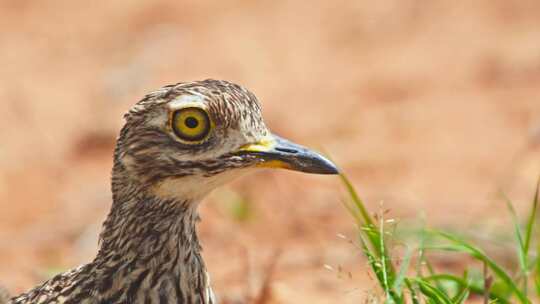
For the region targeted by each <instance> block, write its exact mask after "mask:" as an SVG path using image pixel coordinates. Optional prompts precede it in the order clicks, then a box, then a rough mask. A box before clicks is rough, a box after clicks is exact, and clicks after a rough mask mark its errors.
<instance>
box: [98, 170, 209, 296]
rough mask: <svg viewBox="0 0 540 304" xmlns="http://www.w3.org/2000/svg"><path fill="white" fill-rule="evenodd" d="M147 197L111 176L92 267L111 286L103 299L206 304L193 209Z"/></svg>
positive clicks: (189, 205)
mask: <svg viewBox="0 0 540 304" xmlns="http://www.w3.org/2000/svg"><path fill="white" fill-rule="evenodd" d="M115 170H118V168H115ZM145 191H146V190H145V189H144V187H140V186H138V185H137V184H136V183H135V182H133V181H130V180H129V179H128V177H127V175H126V174H123V172H117V171H114V170H113V205H112V208H111V211H110V213H109V215H108V217H107V219H106V220H105V222H104V224H103V230H102V232H101V235H100V247H99V251H98V254H97V257H96V259H95V260H94V263H93V264H94V266H95V267H97V268H100V267H101V269H98V270H96V271H95V273H99V275H98V276H102V277H101V278H99V280H100V281H104V282H111V283H110V284H109V286H110V288H111V290H110V292H105V293H101V294H102V295H105V294H111V295H114V294H118V292H129V291H131V292H133V293H134V295H129V294H128V295H127V296H128V297H129V298H130V299H134V298H140V299H141V300H143V299H144V300H145V301H141V303H146V301H147V299H152V298H154V299H155V298H156V297H157V298H159V299H160V300H162V297H163V296H164V295H166V296H167V298H168V299H169V301H166V302H170V303H210V302H211V300H210V299H211V296H210V295H211V290H210V287H209V282H208V278H207V273H206V267H205V264H204V262H203V259H202V257H201V246H200V244H199V240H198V237H197V231H196V223H197V222H198V221H199V216H198V212H197V203H196V202H191V201H188V200H182V199H167V200H165V199H160V198H158V197H156V196H154V195H151V194H149V193H147V192H145ZM133 286H136V287H133ZM164 289H166V292H164ZM136 302H137V301H136Z"/></svg>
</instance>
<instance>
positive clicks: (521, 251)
mask: <svg viewBox="0 0 540 304" xmlns="http://www.w3.org/2000/svg"><path fill="white" fill-rule="evenodd" d="M502 196H503V199H504V201H505V203H506V207H507V208H508V211H510V214H511V215H512V223H513V225H514V234H515V235H516V239H517V241H518V245H519V247H518V250H517V252H518V257H519V266H520V268H521V271H522V272H523V273H525V272H526V271H527V251H526V249H525V242H524V241H523V236H522V234H521V227H520V224H519V219H518V217H517V214H516V210H515V209H514V205H513V204H512V201H510V199H509V198H508V197H507V196H506V195H505V194H504V193H503V194H502Z"/></svg>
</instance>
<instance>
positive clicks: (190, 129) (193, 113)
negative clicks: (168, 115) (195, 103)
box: [171, 108, 211, 142]
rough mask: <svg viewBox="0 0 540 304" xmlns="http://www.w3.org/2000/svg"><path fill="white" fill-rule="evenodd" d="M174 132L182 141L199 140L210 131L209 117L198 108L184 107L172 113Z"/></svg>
mask: <svg viewBox="0 0 540 304" xmlns="http://www.w3.org/2000/svg"><path fill="white" fill-rule="evenodd" d="M171 125H172V129H173V131H174V134H176V136H178V138H180V139H182V140H184V141H190V142H199V141H201V140H204V139H205V138H206V137H207V136H208V134H209V133H210V127H211V126H210V118H209V117H208V114H207V113H206V112H205V111H204V110H203V109H200V108H184V109H180V110H178V111H176V112H174V113H173V116H172V121H171Z"/></svg>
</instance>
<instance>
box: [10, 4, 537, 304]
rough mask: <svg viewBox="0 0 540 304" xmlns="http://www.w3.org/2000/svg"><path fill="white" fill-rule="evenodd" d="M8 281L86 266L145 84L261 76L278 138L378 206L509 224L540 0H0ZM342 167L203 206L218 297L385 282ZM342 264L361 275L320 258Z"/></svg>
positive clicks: (348, 294)
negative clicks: (356, 223)
mask: <svg viewBox="0 0 540 304" xmlns="http://www.w3.org/2000/svg"><path fill="white" fill-rule="evenodd" d="M0 26H1V30H0V45H1V47H0V81H1V85H0V100H1V110H0V111H1V112H0V113H1V119H0V140H1V142H2V144H1V145H0V282H1V284H3V285H5V286H6V287H8V288H9V289H10V290H11V291H12V292H13V293H16V292H22V291H24V290H26V289H28V288H30V287H32V286H33V285H34V284H36V283H38V282H41V281H42V280H44V279H45V278H47V277H49V276H51V275H52V274H54V273H56V272H58V271H62V270H65V269H69V268H71V267H74V266H75V265H78V264H80V263H83V262H85V261H89V260H90V259H91V258H92V257H93V255H94V253H95V250H96V245H97V234H98V232H99V229H100V225H101V223H102V221H103V219H104V217H105V215H106V213H107V210H108V208H109V206H110V203H111V195H110V190H109V177H110V170H111V163H112V160H111V158H112V149H113V146H114V141H115V137H116V135H117V133H118V130H119V128H120V127H121V125H122V119H121V118H122V114H123V112H125V111H126V110H127V109H128V108H129V107H130V105H132V104H133V103H134V102H136V101H137V100H138V99H139V98H141V97H142V96H143V95H144V94H145V93H146V92H148V91H150V90H153V89H157V88H159V87H160V86H162V85H165V84H170V83H175V82H179V81H189V80H199V79H205V78H217V79H226V80H230V81H234V82H237V83H240V84H242V85H245V86H246V87H248V88H250V89H251V90H252V91H253V92H254V93H255V94H256V95H257V96H258V97H259V99H260V101H261V102H262V104H263V110H264V116H265V119H266V122H267V125H268V126H270V128H272V129H273V130H274V132H276V133H278V134H280V135H282V136H285V137H288V138H291V139H293V140H295V141H297V142H300V143H302V144H305V145H308V146H311V147H314V148H317V149H320V150H322V151H325V153H328V154H329V155H331V156H332V158H333V159H334V160H335V161H336V162H337V163H338V164H339V165H340V166H341V167H342V168H343V170H344V171H345V172H346V173H347V174H349V176H350V177H351V179H352V180H353V182H354V184H355V185H356V186H357V187H358V189H359V190H360V192H361V193H362V195H363V197H364V199H365V200H366V201H367V202H368V204H369V206H370V208H371V209H372V210H373V211H376V210H378V209H379V208H380V204H381V202H384V203H383V204H384V208H389V209H390V210H391V213H390V215H391V216H393V217H395V218H397V219H400V220H403V221H404V223H405V222H407V221H410V220H412V221H414V220H415V219H419V218H420V217H421V216H423V217H424V218H425V219H426V221H427V223H428V225H431V226H435V227H449V228H452V229H459V230H462V231H472V232H474V233H477V234H481V233H484V232H485V231H497V232H500V233H505V232H507V231H510V228H509V226H508V218H509V217H508V216H507V214H506V211H505V208H504V204H503V202H502V201H501V200H500V199H499V198H498V197H497V193H498V191H499V190H500V189H503V190H504V191H505V192H506V193H507V194H508V196H509V197H511V198H512V199H513V200H514V201H515V204H516V207H517V209H518V211H519V212H525V211H526V208H527V206H528V205H527V204H528V202H529V199H530V197H531V195H532V192H533V188H534V183H535V181H536V179H537V177H538V175H539V173H540V1H537V0H521V1H506V0H489V1H488V0H478V1H468V2H463V1H441V0H434V1H419V0H404V1H310V2H309V4H308V3H307V2H304V1H256V2H255V1H245V0H243V1H240V0H239V1H230V2H226V1H215V2H206V1H204V2H201V1H174V2H173V1H170V2H168V1H142V0H131V1H127V0H120V1H102V2H98V1H56V0H51V1H7V0H5V1H0ZM344 198H345V193H344V191H343V187H341V185H340V183H339V180H338V179H337V178H336V177H328V176H312V175H303V174H299V173H294V172H287V171H261V172H259V173H256V174H254V175H253V176H251V177H250V178H249V179H246V178H244V179H240V180H237V181H235V182H233V183H232V184H231V185H228V186H227V187H224V188H221V189H219V190H217V191H215V192H214V193H213V194H212V195H211V197H209V198H208V199H207V200H206V202H205V203H204V204H203V205H202V210H201V213H202V218H203V222H202V223H201V225H200V233H201V239H202V242H203V247H204V256H205V258H206V259H207V264H208V267H209V269H210V272H211V274H212V280H213V282H214V285H215V288H216V291H217V293H218V294H219V295H220V296H221V297H222V298H227V299H237V298H240V299H241V298H243V297H245V294H247V293H250V292H252V293H256V292H257V289H258V288H260V286H261V281H262V280H263V279H264V275H265V273H267V272H268V271H267V270H268V264H269V263H271V261H272V260H273V258H272V257H273V256H275V255H276V252H280V255H279V258H278V259H277V263H276V265H275V271H274V275H273V278H272V292H273V296H274V300H275V302H276V303H362V302H363V301H365V300H366V299H367V298H368V297H369V295H370V294H371V293H373V292H374V290H376V289H375V283H374V282H373V281H372V280H371V279H370V277H369V276H368V274H367V272H368V268H367V265H366V261H365V260H364V258H363V257H362V256H361V253H360V251H359V250H357V249H356V248H354V247H352V246H351V245H350V244H348V243H347V242H346V241H344V240H343V239H341V238H339V237H337V236H336V235H337V234H338V233H341V234H344V235H346V236H349V237H354V227H353V223H352V221H351V220H350V217H349V215H348V214H347V212H346V211H345V209H344V208H343V206H342V203H341V201H342V200H343V199H344ZM324 265H330V266H332V267H333V268H334V269H338V268H342V269H344V272H351V274H352V277H349V276H348V275H343V274H340V273H337V271H330V270H328V269H327V268H328V267H324Z"/></svg>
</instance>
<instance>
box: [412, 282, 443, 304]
mask: <svg viewBox="0 0 540 304" xmlns="http://www.w3.org/2000/svg"><path fill="white" fill-rule="evenodd" d="M413 280H414V282H415V283H416V284H418V287H420V292H422V294H423V295H424V296H426V297H427V299H429V300H431V301H432V302H433V303H437V304H452V299H450V298H449V297H448V295H446V293H444V292H443V291H441V290H440V289H438V288H437V287H435V286H433V285H431V284H429V282H427V281H425V280H422V279H420V278H414V279H413Z"/></svg>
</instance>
